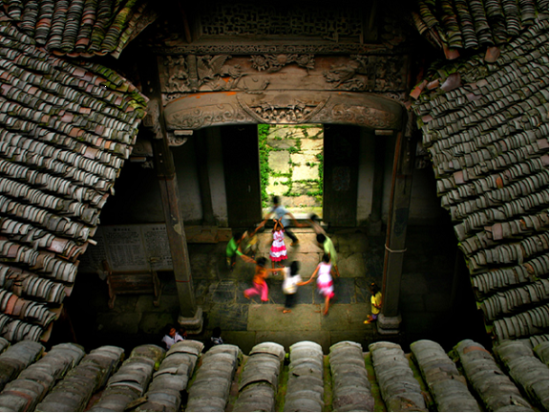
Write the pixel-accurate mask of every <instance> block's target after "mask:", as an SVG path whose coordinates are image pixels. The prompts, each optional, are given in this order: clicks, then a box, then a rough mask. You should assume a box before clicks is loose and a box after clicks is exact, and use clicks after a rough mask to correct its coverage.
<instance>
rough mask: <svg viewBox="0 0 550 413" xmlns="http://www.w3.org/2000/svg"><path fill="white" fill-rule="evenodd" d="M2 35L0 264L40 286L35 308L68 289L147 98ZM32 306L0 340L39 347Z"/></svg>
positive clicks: (44, 323)
mask: <svg viewBox="0 0 550 413" xmlns="http://www.w3.org/2000/svg"><path fill="white" fill-rule="evenodd" d="M41 5H42V6H49V5H50V3H48V2H44V3H43V4H42V3H41ZM73 12H75V13H76V11H74V10H73ZM53 13H54V14H55V11H54V12H53ZM52 18H53V17H52ZM65 29H67V30H69V31H70V30H72V28H71V26H70V25H69V26H66V27H65ZM0 33H1V34H2V36H1V40H2V41H1V42H0V67H1V68H2V70H3V71H2V75H1V76H2V86H1V87H0V173H1V175H2V176H1V177H0V211H1V212H2V219H1V220H0V231H1V232H2V235H3V237H4V238H5V239H6V241H3V242H2V247H3V248H1V249H2V252H1V253H0V261H3V262H9V263H10V265H11V266H12V267H10V268H19V269H20V271H21V272H20V273H19V274H25V279H30V280H34V281H33V284H32V285H36V286H40V288H41V291H42V293H40V294H38V295H36V294H35V295H33V296H32V299H33V300H34V301H36V303H39V302H52V303H57V304H60V303H61V301H62V299H63V297H64V294H61V293H60V289H59V286H68V287H70V286H71V285H72V283H74V281H75V277H76V272H77V263H76V262H75V261H76V258H77V257H78V256H79V255H80V254H82V253H83V252H84V251H85V250H86V247H87V245H88V239H89V237H90V236H91V234H93V233H94V232H95V227H96V226H97V224H98V218H99V212H100V210H101V208H102V207H103V205H104V204H105V201H106V199H107V196H108V194H109V191H110V190H111V188H112V187H113V184H114V179H115V178H116V176H117V175H118V174H119V171H120V168H121V167H122V164H123V162H124V159H126V158H127V157H128V156H129V153H130V151H131V149H132V145H133V144H134V142H135V138H136V134H137V125H138V123H139V121H140V119H141V117H142V116H143V114H144V108H145V105H146V98H144V97H143V96H142V95H141V94H140V93H139V92H138V91H137V89H136V88H135V87H134V86H133V85H131V83H130V82H128V81H127V80H126V79H124V78H122V77H121V76H119V75H118V74H116V73H115V72H114V71H112V70H110V69H107V68H105V67H102V66H100V65H98V64H90V65H89V67H88V68H84V67H81V66H78V65H74V64H71V63H69V62H67V61H65V60H62V59H59V58H56V57H54V56H52V55H51V54H49V53H48V52H47V51H45V50H43V49H37V48H36V47H34V46H33V45H32V43H33V41H32V39H30V38H29V37H28V36H26V35H22V34H21V33H20V32H19V31H18V30H17V29H15V28H14V27H13V26H12V25H11V24H6V23H2V24H0ZM71 35H72V33H71ZM42 43H43V42H42ZM100 74H102V75H100ZM105 74H106V75H107V76H103V75H105ZM106 79H109V80H106ZM130 106H132V107H133V108H135V110H134V111H133V112H129V109H128V108H129V107H130ZM2 268H4V267H0V272H1V271H3V270H2ZM10 271H11V270H10ZM10 273H13V274H15V273H14V272H13V271H11V272H10ZM29 274H30V275H29ZM16 276H17V277H19V275H16ZM42 277H48V278H51V279H54V280H57V281H56V282H54V283H52V282H51V281H48V282H46V280H45V279H42ZM48 283H49V284H48ZM0 288H1V286H0ZM13 291H14V292H16V293H17V294H21V292H22V290H20V289H19V290H13ZM25 291H27V290H25ZM47 291H50V292H52V294H53V295H52V296H50V294H49V293H48V294H46V292H47ZM10 294H11V292H10ZM48 300H49V301H48ZM36 303H34V302H33V301H31V302H30V303H29V305H28V306H27V307H29V308H32V309H33V310H32V311H33V314H34V315H33V316H32V317H30V316H27V315H26V314H18V316H19V317H21V318H22V319H23V320H24V321H23V322H22V321H20V320H14V319H13V318H12V317H13V315H12V314H11V313H10V314H9V315H6V314H3V315H2V320H4V322H3V326H2V328H0V335H4V336H5V337H8V338H9V339H10V340H11V341H19V340H22V339H31V340H38V339H40V336H41V334H42V333H43V332H44V331H45V330H46V329H49V328H50V327H49V326H48V325H49V324H50V323H51V321H52V319H53V318H52V316H50V315H48V314H50V313H48V314H46V313H44V314H42V313H40V311H41V310H40V309H41V308H42V307H41V304H36ZM0 310H4V309H2V308H0ZM39 313H40V314H42V315H40V314H39ZM29 314H30V313H29Z"/></svg>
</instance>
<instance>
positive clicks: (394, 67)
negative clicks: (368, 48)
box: [323, 55, 406, 91]
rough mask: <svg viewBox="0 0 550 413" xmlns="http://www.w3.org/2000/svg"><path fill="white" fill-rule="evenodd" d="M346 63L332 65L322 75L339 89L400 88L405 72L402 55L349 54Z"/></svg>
mask: <svg viewBox="0 0 550 413" xmlns="http://www.w3.org/2000/svg"><path fill="white" fill-rule="evenodd" d="M351 59H352V60H351V61H350V62H349V63H348V64H343V65H337V66H332V67H331V69H330V70H327V71H324V72H323V75H324V76H325V79H326V81H327V82H328V83H330V84H331V85H332V87H333V88H335V89H340V90H352V91H363V90H369V91H372V90H379V91H386V90H402V89H403V88H404V87H405V79H406V72H405V71H404V68H405V65H404V64H403V63H404V62H403V56H393V55H389V56H365V55H355V56H351Z"/></svg>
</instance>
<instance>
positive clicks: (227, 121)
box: [164, 91, 403, 133]
mask: <svg viewBox="0 0 550 413" xmlns="http://www.w3.org/2000/svg"><path fill="white" fill-rule="evenodd" d="M402 111H403V107H402V106H401V104H400V103H399V102H396V101H395V100H392V99H388V98H384V97H380V96H376V95H371V94H367V93H352V92H326V91H322V92H313V91H288V92H264V93H259V94H248V93H242V92H241V93H238V92H217V93H216V92H214V93H199V94H190V95H187V96H185V97H182V98H180V99H178V100H176V101H173V102H171V103H169V104H168V105H167V106H166V107H165V110H164V116H165V120H166V127H167V129H168V130H169V131H170V130H179V129H201V128H205V127H209V126H217V125H235V124H258V123H270V124H290V125H293V124H303V123H332V124H348V125H357V126H362V127H367V128H371V129H375V130H377V133H383V132H379V131H383V130H389V131H396V130H401V128H402V126H403V124H402V121H403V119H402V115H401V113H402Z"/></svg>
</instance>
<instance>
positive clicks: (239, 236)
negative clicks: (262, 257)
mask: <svg viewBox="0 0 550 413" xmlns="http://www.w3.org/2000/svg"><path fill="white" fill-rule="evenodd" d="M265 222H266V221H262V223H261V224H260V225H258V226H257V227H256V228H255V229H254V228H252V229H249V230H248V231H247V232H245V233H244V234H243V233H242V232H239V231H237V232H235V233H233V237H232V238H231V239H230V240H229V242H228V243H227V247H226V248H225V255H226V259H227V267H228V268H229V270H230V271H233V267H235V264H236V261H237V256H239V257H241V258H242V260H243V261H244V262H250V263H252V262H254V259H253V258H251V257H249V256H248V255H246V254H247V253H251V252H252V253H254V254H256V252H257V251H256V250H257V242H258V238H257V237H256V232H257V231H258V230H259V229H260V228H262V227H263V226H264V225H265ZM253 244H256V246H254V248H255V249H252V248H251V247H252V246H253ZM243 251H245V252H244V253H243Z"/></svg>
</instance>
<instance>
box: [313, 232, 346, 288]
mask: <svg viewBox="0 0 550 413" xmlns="http://www.w3.org/2000/svg"><path fill="white" fill-rule="evenodd" d="M316 239H317V243H318V244H319V247H321V248H322V249H323V251H324V252H325V254H328V256H329V258H330V262H331V263H332V265H333V266H334V271H335V272H336V275H337V276H338V277H340V271H339V270H338V254H337V253H336V249H335V248H334V244H333V242H332V240H331V239H330V238H329V237H327V236H326V235H324V234H317V237H316Z"/></svg>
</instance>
